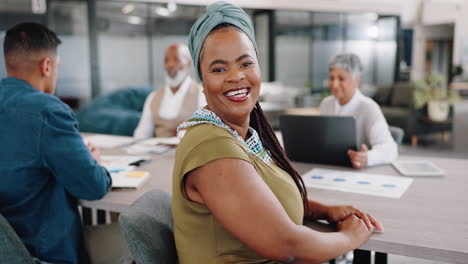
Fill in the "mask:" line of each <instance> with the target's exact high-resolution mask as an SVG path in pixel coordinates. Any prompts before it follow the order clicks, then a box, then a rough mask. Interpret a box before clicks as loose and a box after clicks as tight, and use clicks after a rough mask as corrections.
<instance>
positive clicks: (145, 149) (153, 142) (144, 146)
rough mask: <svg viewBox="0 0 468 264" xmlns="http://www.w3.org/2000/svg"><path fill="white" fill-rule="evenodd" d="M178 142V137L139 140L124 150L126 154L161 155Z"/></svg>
mask: <svg viewBox="0 0 468 264" xmlns="http://www.w3.org/2000/svg"><path fill="white" fill-rule="evenodd" d="M179 142H180V138H178V137H155V138H149V139H145V140H141V141H139V142H138V143H136V144H133V145H131V146H128V147H126V148H125V151H127V153H128V154H147V153H152V154H161V153H164V152H166V151H168V150H170V149H172V148H173V147H176V146H177V145H178V144H179Z"/></svg>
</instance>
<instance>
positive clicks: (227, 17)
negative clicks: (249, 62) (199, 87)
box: [188, 1, 258, 80]
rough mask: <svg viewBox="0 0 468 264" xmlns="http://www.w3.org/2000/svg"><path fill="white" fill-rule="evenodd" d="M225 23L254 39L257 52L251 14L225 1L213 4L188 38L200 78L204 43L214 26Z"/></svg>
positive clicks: (194, 26)
mask: <svg viewBox="0 0 468 264" xmlns="http://www.w3.org/2000/svg"><path fill="white" fill-rule="evenodd" d="M224 23H226V24H231V25H233V26H235V27H237V28H239V29H240V30H241V31H242V32H244V33H245V34H246V35H247V36H248V37H249V39H250V40H251V41H252V43H253V45H254V47H255V52H257V43H256V41H255V32H254V28H253V23H252V20H251V19H250V17H249V15H247V13H245V11H244V10H242V9H241V8H239V7H237V6H235V5H232V4H229V3H226V2H223V1H220V2H216V3H214V4H211V5H209V6H208V7H207V11H206V14H204V15H202V16H201V17H199V18H198V20H197V21H196V22H195V24H193V26H192V29H190V33H189V39H188V47H189V50H190V55H192V60H193V65H194V67H195V71H196V73H197V76H198V78H199V79H200V80H201V72H200V69H199V61H198V60H199V58H200V51H201V49H202V46H203V43H204V42H205V39H206V37H207V36H208V34H210V32H211V31H212V30H213V28H215V27H216V26H217V25H219V24H224ZM257 54H258V52H257Z"/></svg>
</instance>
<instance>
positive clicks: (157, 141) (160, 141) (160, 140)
mask: <svg viewBox="0 0 468 264" xmlns="http://www.w3.org/2000/svg"><path fill="white" fill-rule="evenodd" d="M138 143H139V144H144V145H151V146H156V145H173V146H177V145H179V143H180V138H178V137H154V138H149V139H145V140H142V141H140V142H138Z"/></svg>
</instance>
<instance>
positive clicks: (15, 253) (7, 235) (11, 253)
mask: <svg viewBox="0 0 468 264" xmlns="http://www.w3.org/2000/svg"><path fill="white" fill-rule="evenodd" d="M0 263H8V264H34V263H35V262H34V261H33V258H32V256H31V255H30V254H29V252H28V250H27V249H26V247H25V246H24V244H23V241H21V239H20V238H19V237H18V235H17V234H16V232H15V230H13V228H12V227H11V225H10V224H9V223H8V222H7V220H6V219H5V218H4V217H3V215H1V214H0Z"/></svg>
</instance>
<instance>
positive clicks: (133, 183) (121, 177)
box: [101, 155, 150, 188]
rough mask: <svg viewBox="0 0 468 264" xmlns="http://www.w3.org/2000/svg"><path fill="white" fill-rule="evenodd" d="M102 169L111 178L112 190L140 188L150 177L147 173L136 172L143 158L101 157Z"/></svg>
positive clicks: (144, 158)
mask: <svg viewBox="0 0 468 264" xmlns="http://www.w3.org/2000/svg"><path fill="white" fill-rule="evenodd" d="M101 159H102V162H103V165H104V167H105V168H106V169H107V171H108V172H109V173H110V175H111V177H112V188H140V187H141V186H142V185H143V184H144V183H145V182H146V181H147V180H148V179H149V177H150V174H149V172H148V171H141V170H136V167H138V166H139V164H140V163H141V162H144V161H147V160H150V158H149V157H145V156H119V155H115V156H113V155H103V156H101Z"/></svg>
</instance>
